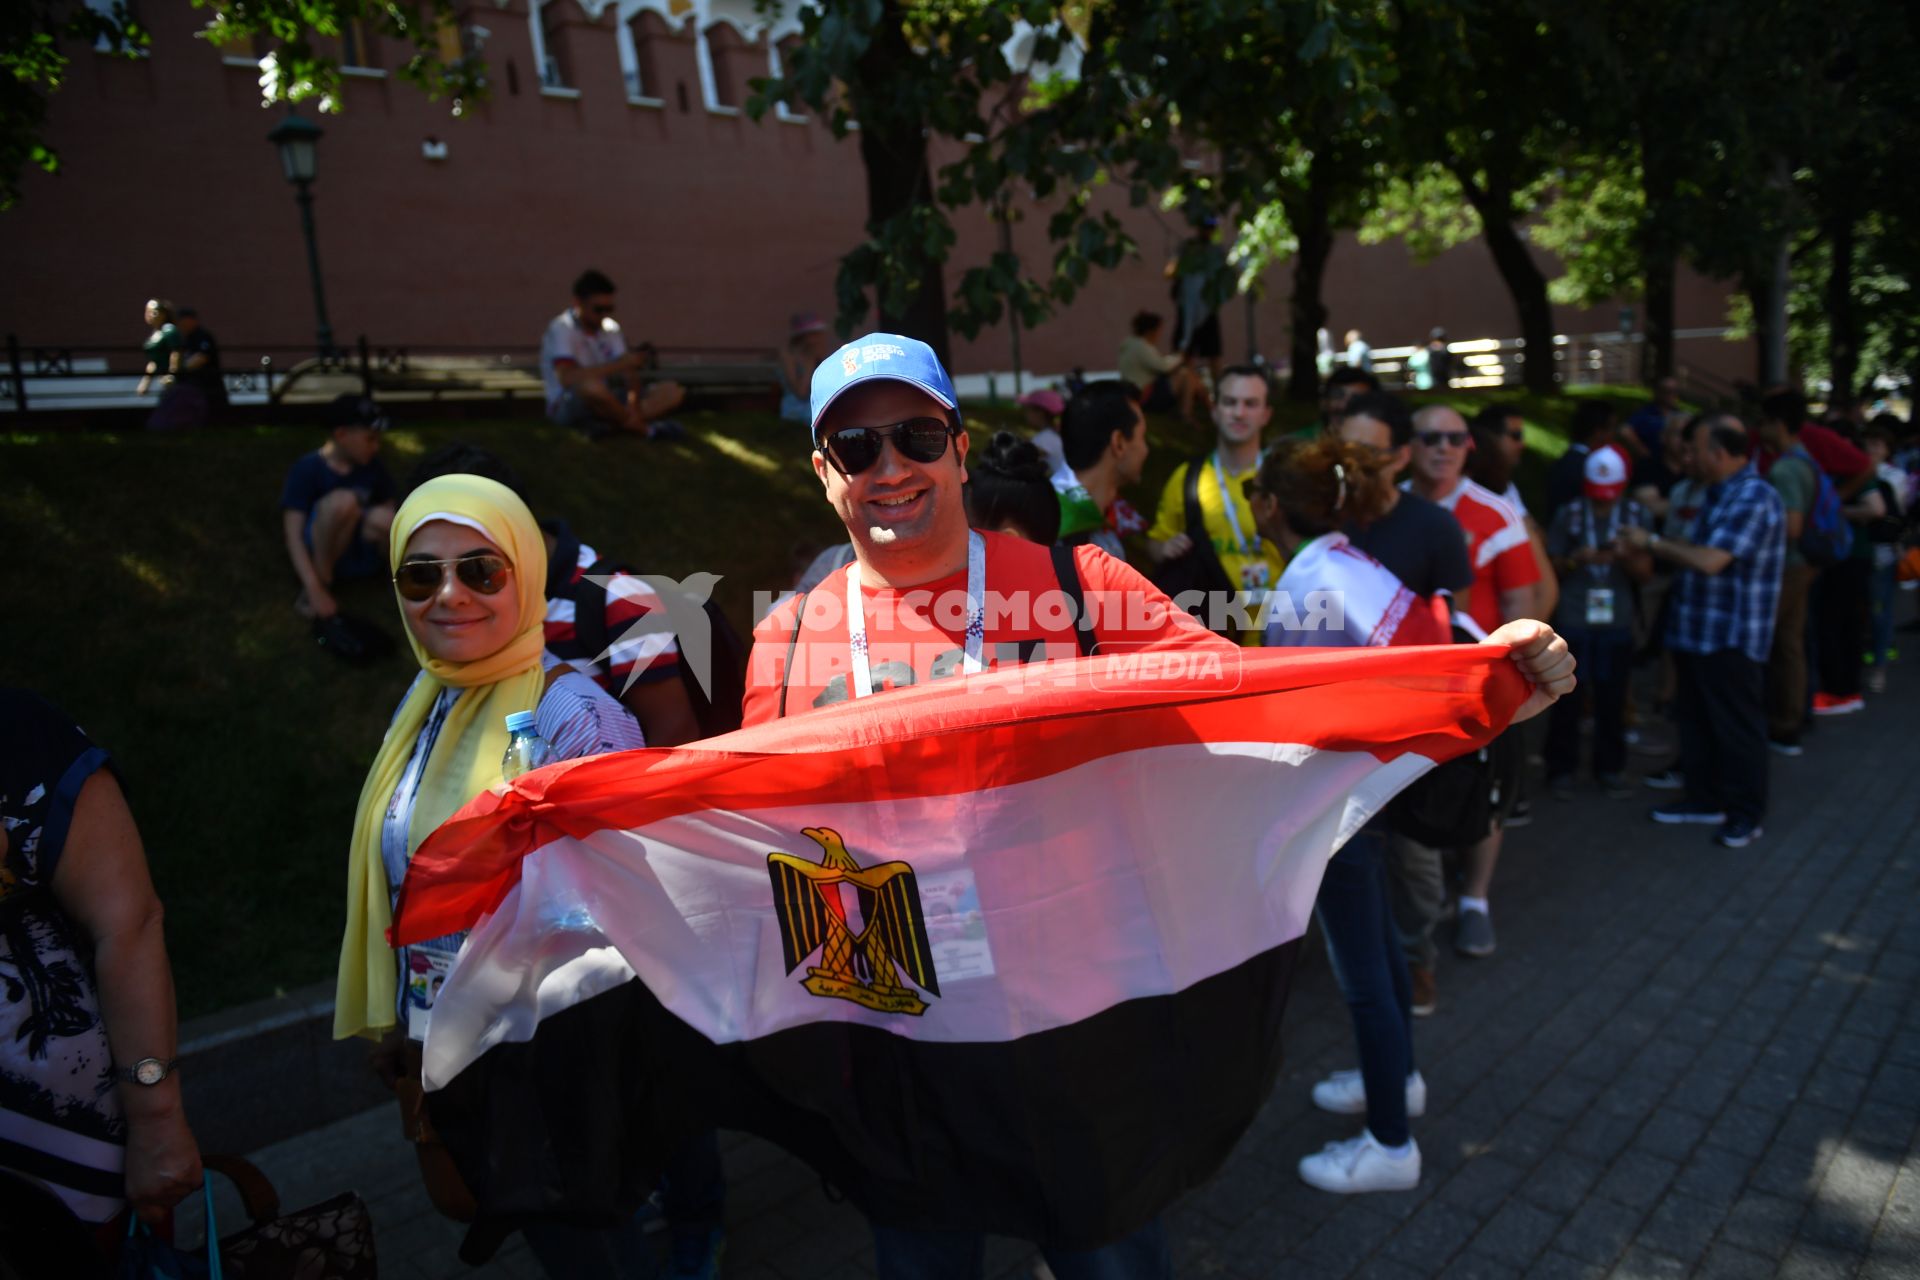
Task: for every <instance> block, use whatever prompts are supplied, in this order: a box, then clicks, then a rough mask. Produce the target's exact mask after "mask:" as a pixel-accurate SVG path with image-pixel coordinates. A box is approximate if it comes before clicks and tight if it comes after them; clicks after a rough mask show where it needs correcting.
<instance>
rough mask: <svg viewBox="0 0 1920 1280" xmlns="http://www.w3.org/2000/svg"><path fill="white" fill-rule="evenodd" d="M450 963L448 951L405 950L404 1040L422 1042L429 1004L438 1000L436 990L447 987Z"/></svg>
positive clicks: (452, 954) (430, 1013) (431, 1015)
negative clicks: (405, 1005) (405, 999)
mask: <svg viewBox="0 0 1920 1280" xmlns="http://www.w3.org/2000/svg"><path fill="white" fill-rule="evenodd" d="M453 960H454V953H453V952H451V951H429V950H427V949H426V948H425V947H409V948H408V949H407V1039H409V1040H419V1041H425V1040H426V1038H427V1023H428V1022H429V1021H431V1020H432V1018H433V1003H434V1001H436V1000H438V999H439V998H440V988H441V987H443V986H445V985H446V983H447V974H448V973H450V972H452V970H453Z"/></svg>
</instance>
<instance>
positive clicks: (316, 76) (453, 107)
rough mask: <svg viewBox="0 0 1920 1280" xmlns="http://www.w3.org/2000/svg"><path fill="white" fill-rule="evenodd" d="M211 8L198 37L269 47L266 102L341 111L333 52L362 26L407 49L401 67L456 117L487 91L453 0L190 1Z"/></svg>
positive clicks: (264, 67)
mask: <svg viewBox="0 0 1920 1280" xmlns="http://www.w3.org/2000/svg"><path fill="white" fill-rule="evenodd" d="M193 4H194V7H195V8H200V9H205V10H207V11H208V19H207V25H206V26H205V27H204V28H203V29H202V30H201V32H200V38H201V39H203V40H207V41H210V42H212V43H213V44H216V45H220V46H223V47H237V48H246V47H253V48H260V47H262V46H264V47H265V48H266V50H267V52H266V53H265V54H263V55H262V56H261V59H260V93H261V97H262V99H263V100H264V101H265V102H268V103H275V102H304V101H307V100H310V99H311V100H312V101H313V102H314V105H315V106H316V107H317V108H318V109H319V110H321V111H327V112H331V111H338V110H339V109H340V107H339V103H340V59H339V58H338V57H337V56H335V54H334V53H333V52H332V51H333V49H334V48H336V47H337V45H336V43H335V42H337V41H338V40H339V38H340V36H341V35H342V33H344V32H345V31H346V30H347V29H348V28H349V26H351V25H354V24H358V26H359V28H360V30H361V31H362V32H363V33H364V34H365V35H366V36H367V37H368V38H372V37H374V36H385V37H387V38H389V39H393V40H398V41H401V42H402V43H404V44H406V45H407V46H408V47H409V49H410V52H409V54H408V56H407V59H406V61H405V62H403V63H401V64H400V66H399V67H398V68H397V69H396V72H395V74H397V75H398V76H399V77H400V78H401V79H402V80H405V81H407V82H408V83H410V84H413V85H416V86H418V87H419V88H420V89H422V90H424V91H425V92H426V94H427V96H428V97H429V98H436V99H437V98H446V99H448V100H449V109H450V111H451V112H452V114H454V115H456V116H458V115H462V114H464V113H465V111H466V109H467V107H468V106H469V105H470V104H472V103H475V102H478V101H481V100H482V99H484V98H485V97H486V95H487V77H486V64H485V62H484V61H483V60H482V58H481V57H480V50H479V48H478V46H477V45H476V44H475V43H474V42H473V41H472V40H471V39H470V38H469V37H468V36H467V35H466V34H465V33H462V32H461V30H460V28H459V26H458V23H457V21H456V18H455V12H456V7H455V5H454V3H453V0H428V2H427V3H418V2H417V0H416V2H415V3H403V2H402V0H193Z"/></svg>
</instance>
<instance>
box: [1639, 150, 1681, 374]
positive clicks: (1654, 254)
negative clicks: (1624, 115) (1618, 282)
mask: <svg viewBox="0 0 1920 1280" xmlns="http://www.w3.org/2000/svg"><path fill="white" fill-rule="evenodd" d="M1663 150H1664V148H1663V147H1662V146H1661V144H1660V143H1659V142H1657V141H1653V140H1648V141H1647V142H1646V144H1645V145H1643V146H1642V148H1641V151H1642V154H1643V155H1644V157H1645V162H1644V163H1645V165H1646V176H1645V178H1644V179H1643V186H1644V190H1645V194H1646V205H1647V211H1646V220H1645V221H1644V222H1643V223H1642V224H1641V228H1640V270H1641V273H1642V274H1643V275H1644V276H1645V277H1646V281H1647V285H1646V299H1645V301H1646V311H1647V314H1646V320H1645V323H1644V324H1643V326H1642V329H1641V332H1642V333H1644V334H1645V335H1646V345H1645V347H1644V348H1643V349H1642V355H1641V364H1640V376H1641V378H1642V379H1644V380H1645V381H1646V382H1647V383H1648V384H1649V385H1651V384H1652V383H1654V382H1657V381H1659V380H1660V379H1661V378H1665V377H1668V376H1670V375H1671V374H1672V373H1673V292H1674V272H1675V271H1676V270H1677V268H1678V264H1679V258H1680V254H1679V250H1678V248H1677V245H1676V240H1675V236H1674V232H1673V228H1672V225H1671V223H1670V222H1669V221H1668V220H1669V219H1670V218H1671V217H1672V216H1673V209H1674V192H1675V187H1676V185H1677V184H1676V183H1675V182H1674V180H1673V175H1672V173H1671V172H1670V171H1668V170H1667V168H1666V166H1665V165H1664V164H1663V163H1662V158H1661V155H1660V153H1661V152H1662V151H1663Z"/></svg>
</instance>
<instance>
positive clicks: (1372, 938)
mask: <svg viewBox="0 0 1920 1280" xmlns="http://www.w3.org/2000/svg"><path fill="white" fill-rule="evenodd" d="M1386 849H1387V842H1386V838H1385V837H1384V836H1383V835H1381V834H1380V833H1378V832H1374V831H1362V832H1361V833H1360V834H1359V835H1357V836H1355V837H1354V838H1353V839H1351V840H1349V841H1347V843H1346V845H1345V846H1344V847H1343V848H1342V849H1341V850H1340V852H1338V853H1336V854H1334V855H1333V859H1332V860H1331V861H1330V862H1328V863H1327V870H1326V874H1325V875H1324V876H1322V877H1321V880H1320V896H1319V898H1318V899H1316V900H1315V902H1314V904H1313V909H1314V913H1315V915H1317V916H1318V917H1319V920H1320V928H1321V929H1322V930H1323V931H1324V932H1325V933H1326V935H1327V951H1328V952H1329V953H1330V954H1331V955H1332V957H1333V977H1334V981H1335V982H1337V983H1339V984H1340V994H1341V995H1343V996H1345V997H1346V999H1347V1012H1348V1014H1349V1015H1351V1017H1352V1018H1353V1038H1354V1039H1355V1040H1356V1041H1357V1042H1358V1044H1359V1048H1360V1079H1361V1081H1362V1082H1363V1083H1365V1085H1366V1087H1367V1129H1368V1130H1369V1131H1370V1132H1371V1133H1372V1134H1373V1136H1374V1139H1375V1141H1377V1142H1380V1143H1381V1144H1383V1145H1385V1146H1389V1147H1398V1146H1404V1145H1405V1144H1406V1141H1407V1139H1408V1138H1409V1137H1410V1136H1411V1135H1410V1134H1409V1133H1408V1131H1407V1077H1408V1076H1410V1075H1412V1074H1413V990H1412V986H1411V984H1410V983H1409V982H1408V980H1407V958H1406V955H1405V953H1404V952H1403V951H1402V950H1401V949H1400V935H1399V932H1398V931H1397V930H1396V929H1395V928H1394V924H1393V904H1392V902H1391V900H1390V899H1389V898H1388V896H1387V867H1386Z"/></svg>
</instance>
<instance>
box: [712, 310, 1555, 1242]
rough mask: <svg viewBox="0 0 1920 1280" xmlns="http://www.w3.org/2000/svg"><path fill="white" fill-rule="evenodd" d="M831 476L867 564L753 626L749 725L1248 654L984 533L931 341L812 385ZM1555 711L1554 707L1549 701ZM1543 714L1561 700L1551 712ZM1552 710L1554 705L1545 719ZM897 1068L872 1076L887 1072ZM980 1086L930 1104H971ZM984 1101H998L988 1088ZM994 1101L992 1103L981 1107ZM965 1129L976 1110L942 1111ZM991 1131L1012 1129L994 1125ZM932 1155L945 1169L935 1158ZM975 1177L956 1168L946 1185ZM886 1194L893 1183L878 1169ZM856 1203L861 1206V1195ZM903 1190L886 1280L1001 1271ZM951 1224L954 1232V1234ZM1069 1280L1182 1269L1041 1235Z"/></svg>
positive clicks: (873, 345)
mask: <svg viewBox="0 0 1920 1280" xmlns="http://www.w3.org/2000/svg"><path fill="white" fill-rule="evenodd" d="M809 407H810V409H811V425H810V431H811V443H812V446H813V452H812V461H813V470H814V474H815V475H816V476H818V477H819V479H820V484H821V487H822V489H824V490H825V492H826V496H827V500H828V501H829V502H830V503H832V504H833V507H834V509H835V510H836V511H838V512H839V513H840V518H841V520H842V521H843V522H844V523H845V524H846V526H847V532H848V534H849V536H850V537H851V539H852V542H853V550H854V560H853V562H852V563H851V564H849V565H847V566H846V567H844V568H842V569H839V570H837V571H835V572H834V573H831V574H829V575H828V576H827V577H826V578H825V579H824V580H822V581H821V583H820V584H819V585H818V586H817V587H814V588H813V589H812V590H811V591H809V592H807V593H805V594H803V595H800V596H797V597H793V598H790V599H788V600H786V601H785V602H783V603H782V604H781V605H780V606H779V607H778V608H776V609H775V610H773V612H771V613H770V614H768V615H767V617H766V618H765V619H764V620H763V621H762V622H761V623H760V625H759V626H758V627H756V628H755V629H754V642H755V643H754V646H753V653H752V656H751V658H750V659H749V661H748V664H747V668H748V669H747V692H746V698H745V702H744V718H745V723H746V724H747V725H749V726H752V725H756V724H761V723H764V722H766V721H770V720H774V719H778V718H780V717H783V716H788V715H803V714H805V713H806V712H807V711H809V710H810V709H812V708H814V707H823V706H829V705H832V704H835V703H840V702H845V701H848V700H849V699H852V698H860V697H865V696H869V695H872V694H875V693H882V692H885V691H886V690H887V689H890V688H904V687H907V686H909V685H913V684H919V683H925V682H927V681H931V680H941V679H948V678H952V677H956V676H961V675H965V674H968V673H972V672H979V671H985V670H991V669H993V668H995V667H998V666H1001V665H1004V664H1009V663H1023V662H1035V661H1042V660H1045V659H1050V658H1071V657H1073V656H1075V655H1076V654H1078V653H1082V652H1087V651H1089V650H1091V649H1092V648H1094V647H1095V646H1098V647H1099V648H1100V649H1101V650H1102V651H1107V650H1113V649H1125V650H1128V651H1139V650H1142V649H1152V650H1161V651H1168V650H1178V651H1182V652H1192V651H1210V652H1212V653H1215V654H1218V655H1220V656H1221V657H1222V659H1223V660H1234V659H1235V658H1237V655H1238V654H1239V653H1240V649H1239V646H1238V645H1235V644H1233V643H1232V642H1230V641H1227V640H1223V639H1221V638H1220V637H1218V636H1215V635H1214V634H1213V633H1212V632H1210V631H1208V630H1206V629H1205V628H1204V627H1202V626H1201V625H1200V623H1199V622H1197V621H1195V620H1194V619H1193V618H1192V617H1191V616H1189V615H1188V614H1187V613H1186V612H1185V611H1184V610H1181V609H1179V608H1176V607H1175V606H1174V604H1173V602H1172V601H1171V600H1168V599H1167V598H1166V596H1165V595H1163V594H1162V593H1161V592H1160V591H1159V590H1157V589H1156V588H1155V587H1154V586H1153V585H1152V584H1151V583H1149V582H1148V581H1147V580H1146V579H1145V578H1143V577H1141V576H1140V575H1139V574H1138V573H1137V572H1135V571H1134V570H1133V569H1131V568H1129V567H1128V566H1127V565H1126V564H1125V563H1123V562H1122V561H1119V560H1116V559H1115V558H1114V557H1112V556H1110V555H1108V554H1107V553H1106V552H1104V551H1102V550H1100V549H1099V548H1097V547H1093V546H1082V547H1075V548H1072V549H1070V550H1069V549H1064V548H1057V547H1047V546H1042V545H1039V544H1037V543H1033V542H1029V541H1026V540H1025V539H1022V538H1016V537H1011V536H1008V535H1004V534H996V533H983V532H981V531H979V530H974V529H970V528H968V526H967V514H966V507H965V503H964V499H963V494H962V487H963V486H964V485H965V483H966V479H967V470H966V460H967V436H966V433H965V431H963V430H962V428H961V416H960V408H959V400H958V398H957V397H956V396H955V394H954V389H953V381H952V379H950V378H949V377H948V376H947V372H946V370H945V369H944V368H942V367H941V364H940V361H939V359H938V358H937V357H936V356H935V355H934V353H933V351H932V349H931V348H929V347H928V346H927V345H926V344H925V343H923V342H919V341H916V340H914V339H912V338H907V337H902V336H899V335H896V334H886V333H876V334H870V335H868V336H867V337H864V338H859V339H856V340H855V341H853V342H850V343H848V344H847V345H845V346H843V347H841V348H840V349H839V350H838V351H836V352H834V353H833V355H831V356H829V357H828V358H827V359H826V360H825V361H823V362H822V363H821V364H820V365H819V366H818V367H817V368H816V369H815V370H814V374H813V385H812V398H811V404H810V406H809ZM1076 590H1078V591H1079V592H1080V593H1081V594H1083V596H1084V597H1085V598H1086V599H1087V600H1089V601H1090V602H1097V603H1099V604H1102V605H1105V604H1108V603H1109V602H1125V607H1123V608H1112V607H1102V608H1099V609H1098V610H1097V616H1096V617H1094V618H1093V619H1092V625H1091V626H1089V627H1087V628H1085V629H1084V630H1082V629H1079V628H1076V619H1075V617H1074V616H1073V614H1072V613H1071V612H1063V611H1061V610H1059V609H1057V608H1056V607H1053V606H1056V605H1058V604H1059V603H1060V600H1061V596H1059V595H1054V594H1053V593H1056V592H1059V593H1062V594H1064V595H1065V596H1066V597H1067V598H1068V599H1071V597H1072V595H1073V594H1074V592H1075V591H1076ZM1496 640H1497V642H1499V643H1505V644H1511V645H1513V646H1514V649H1515V657H1516V659H1517V660H1518V661H1519V665H1520V667H1521V670H1522V671H1523V672H1525V673H1526V674H1527V675H1528V676H1529V678H1531V679H1533V680H1535V681H1536V682H1545V683H1549V684H1553V685H1556V686H1557V687H1556V689H1555V692H1558V691H1560V689H1563V688H1567V687H1571V683H1572V682H1571V679H1570V671H1571V666H1572V664H1571V661H1570V660H1569V659H1568V658H1567V657H1566V647H1565V645H1564V644H1563V643H1558V642H1557V640H1556V637H1555V636H1554V635H1553V633H1552V632H1551V631H1550V630H1548V629H1547V628H1546V627H1544V626H1542V625H1540V624H1539V623H1533V622H1527V623H1514V624H1512V625H1511V626H1509V627H1506V628H1503V629H1502V631H1501V633H1500V635H1499V636H1498V637H1496ZM1541 696H1542V697H1544V699H1545V701H1551V695H1541ZM1542 705H1544V702H1543V704H1542ZM1536 709H1537V708H1536ZM883 1065H884V1064H883V1063H877V1062H876V1063H874V1064H873V1066H872V1067H871V1068H870V1069H872V1070H878V1069H880V1067H882V1066H883ZM865 1083H866V1084H867V1085H868V1086H869V1087H872V1088H876V1089H877V1090H878V1091H879V1092H878V1096H891V1095H892V1094H894V1093H904V1094H907V1095H910V1096H911V1095H913V1093H914V1082H913V1081H912V1080H892V1081H885V1080H869V1081H866V1082H865ZM968 1096H969V1095H967V1094H965V1092H964V1091H955V1092H953V1093H950V1094H946V1095H943V1096H941V1097H939V1098H921V1099H919V1101H920V1102H924V1103H926V1104H927V1105H929V1106H930V1107H932V1108H934V1109H936V1110H937V1109H939V1108H941V1107H944V1108H946V1109H947V1110H948V1111H951V1110H953V1109H954V1108H956V1107H957V1108H960V1109H962V1110H964V1109H965V1108H966V1107H967V1106H968V1105H969V1102H968ZM978 1096H979V1097H991V1096H994V1095H993V1094H992V1091H991V1088H990V1082H983V1087H982V1089H981V1091H980V1093H979V1095H978ZM976 1105H978V1106H991V1105H992V1104H990V1103H977V1104H976ZM941 1118H942V1121H943V1122H944V1123H947V1124H956V1123H958V1124H966V1123H969V1122H970V1121H972V1120H974V1117H970V1116H967V1115H953V1114H946V1115H943V1116H942V1117H941ZM977 1119H978V1122H979V1123H1004V1122H1005V1120H1006V1117H1004V1116H988V1115H981V1116H979V1117H978V1118H977ZM929 1158H930V1159H934V1158H937V1157H935V1156H931V1155H930V1156H929ZM961 1176H962V1175H960V1174H958V1173H957V1172H954V1171H945V1173H944V1175H943V1176H942V1177H939V1178H934V1179H932V1181H933V1182H934V1183H941V1184H946V1185H951V1183H952V1182H953V1180H954V1179H955V1178H958V1177H961ZM875 1180H876V1182H878V1183H882V1184H886V1183H888V1181H889V1175H888V1174H886V1173H884V1172H880V1171H876V1175H875ZM850 1189H855V1190H856V1198H860V1197H859V1196H858V1194H857V1188H850ZM886 1194H887V1195H888V1196H891V1197H892V1198H893V1200H894V1201H895V1202H896V1206H895V1208H894V1209H893V1210H887V1209H885V1208H882V1209H881V1210H880V1211H881V1212H887V1213H890V1214H897V1215H898V1216H900V1217H901V1218H903V1219H906V1220H911V1221H914V1222H915V1223H917V1224H919V1225H917V1226H914V1227H903V1226H898V1225H893V1224H890V1223H888V1222H881V1221H876V1222H874V1224H873V1235H874V1263H875V1269H876V1270H877V1271H878V1273H879V1276H880V1280H976V1278H977V1277H979V1276H980V1274H981V1272H982V1269H983V1265H984V1261H985V1237H984V1235H982V1234H981V1230H982V1228H983V1227H987V1228H990V1227H991V1226H992V1225H993V1224H990V1223H989V1224H982V1223H975V1222H954V1223H951V1224H949V1223H946V1222H942V1221H940V1219H941V1215H942V1205H940V1204H926V1203H922V1204H911V1203H909V1201H911V1199H912V1196H913V1192H912V1189H911V1187H908V1188H907V1189H905V1190H902V1188H901V1185H900V1184H899V1182H898V1179H897V1177H895V1178H894V1180H893V1182H892V1183H891V1185H890V1186H889V1188H888V1189H887V1192H886ZM943 1228H944V1229H943ZM1040 1244H1041V1249H1042V1253H1043V1255H1044V1256H1045V1258H1046V1260H1047V1264H1048V1266H1049V1268H1050V1269H1051V1270H1052V1272H1053V1274H1054V1276H1055V1277H1056V1278H1057V1280H1096V1278H1097V1280H1162V1278H1164V1277H1171V1275H1172V1274H1173V1263H1172V1257H1171V1254H1170V1251H1169V1248H1168V1242H1167V1235H1166V1231H1165V1228H1164V1227H1163V1226H1162V1224H1161V1222H1160V1220H1159V1219H1158V1218H1157V1217H1156V1218H1154V1219H1152V1220H1150V1221H1148V1222H1147V1223H1146V1224H1145V1225H1144V1226H1141V1227H1139V1228H1138V1229H1136V1230H1135V1231H1134V1232H1133V1233H1132V1234H1130V1235H1127V1236H1126V1237H1124V1238H1122V1239H1120V1240H1117V1241H1114V1242H1112V1243H1109V1244H1106V1245H1103V1246H1101V1247H1099V1248H1096V1249H1092V1250H1067V1249H1060V1248H1055V1247H1051V1246H1049V1245H1048V1243H1047V1242H1045V1241H1041V1242H1040Z"/></svg>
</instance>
